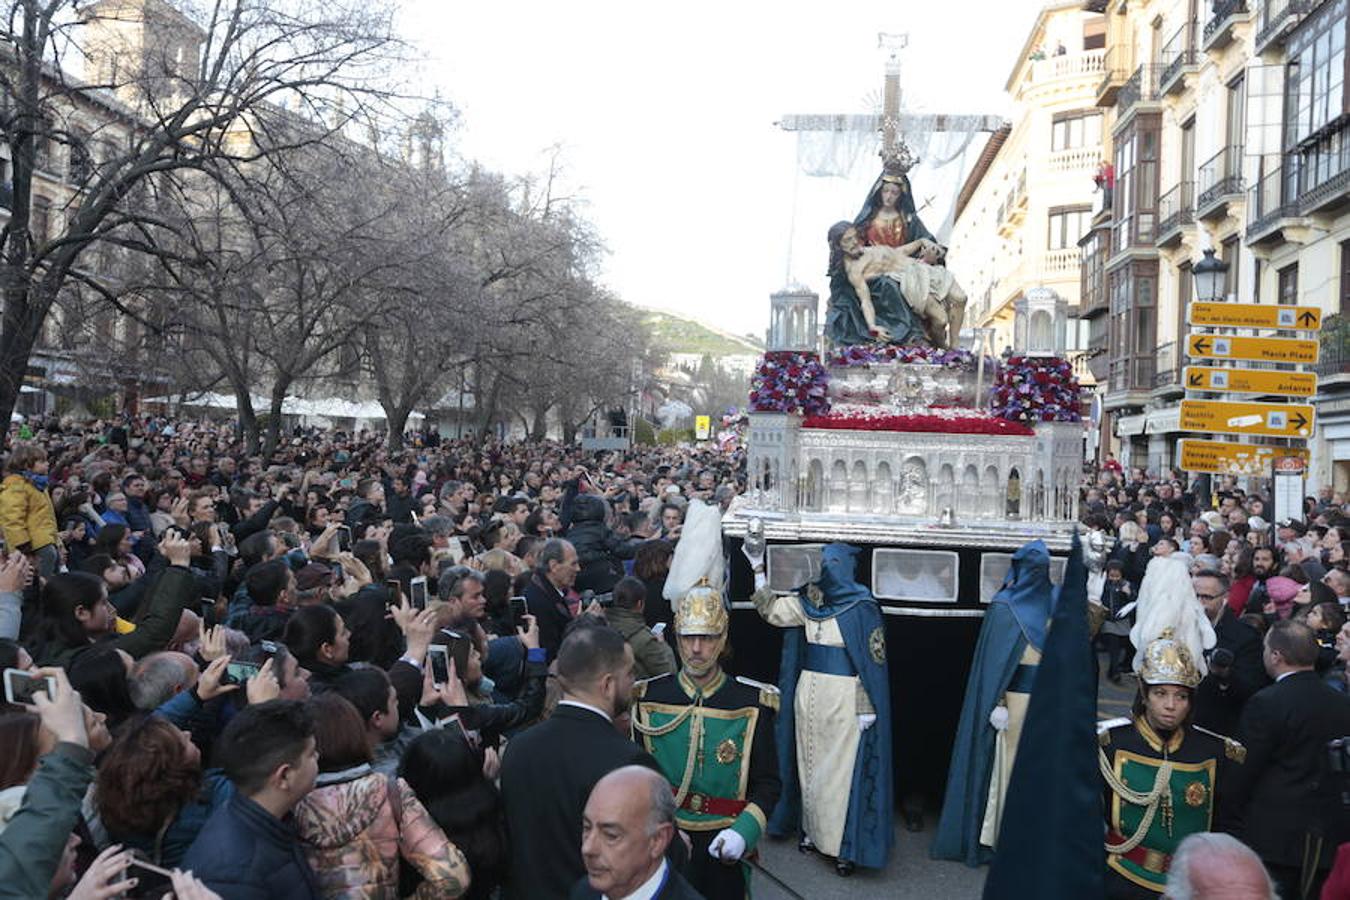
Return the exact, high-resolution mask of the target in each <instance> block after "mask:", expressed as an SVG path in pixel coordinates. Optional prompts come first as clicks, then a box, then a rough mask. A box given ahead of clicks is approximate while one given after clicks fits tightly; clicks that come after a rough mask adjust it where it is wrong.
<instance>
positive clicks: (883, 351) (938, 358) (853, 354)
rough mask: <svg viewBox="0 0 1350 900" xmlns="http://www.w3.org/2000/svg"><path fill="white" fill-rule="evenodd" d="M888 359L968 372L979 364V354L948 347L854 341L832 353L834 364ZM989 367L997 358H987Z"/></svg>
mask: <svg viewBox="0 0 1350 900" xmlns="http://www.w3.org/2000/svg"><path fill="white" fill-rule="evenodd" d="M888 362H900V363H919V364H922V365H926V366H941V367H942V368H944V369H961V370H964V371H967V372H973V371H974V370H975V367H976V357H975V354H974V353H971V352H970V351H969V350H945V349H943V348H941V347H922V346H917V345H916V346H910V347H900V346H897V345H895V344H850V345H847V346H844V347H839V348H837V349H835V350H834V351H833V352H832V353H830V365H831V366H840V367H844V368H853V367H864V366H871V365H877V364H879V363H888ZM985 368H986V370H987V371H989V372H992V371H993V370H994V361H993V360H992V359H989V358H987V357H986V358H985Z"/></svg>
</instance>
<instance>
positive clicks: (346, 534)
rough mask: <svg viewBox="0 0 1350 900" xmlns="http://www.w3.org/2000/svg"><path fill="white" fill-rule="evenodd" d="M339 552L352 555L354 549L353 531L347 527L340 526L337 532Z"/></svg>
mask: <svg viewBox="0 0 1350 900" xmlns="http://www.w3.org/2000/svg"><path fill="white" fill-rule="evenodd" d="M337 540H338V552H339V553H350V552H351V549H352V530H351V529H350V528H348V527H347V526H346V525H339V526H338V530H337Z"/></svg>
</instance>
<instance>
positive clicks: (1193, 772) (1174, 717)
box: [1098, 628, 1246, 900]
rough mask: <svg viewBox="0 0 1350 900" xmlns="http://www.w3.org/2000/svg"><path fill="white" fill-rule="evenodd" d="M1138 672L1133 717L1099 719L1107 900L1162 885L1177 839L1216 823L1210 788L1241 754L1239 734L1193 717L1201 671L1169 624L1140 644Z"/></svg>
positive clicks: (1152, 892)
mask: <svg viewBox="0 0 1350 900" xmlns="http://www.w3.org/2000/svg"><path fill="white" fill-rule="evenodd" d="M1138 676H1139V693H1138V694H1137V695H1136V697H1135V701H1134V710H1133V712H1134V715H1133V717H1132V718H1130V719H1113V720H1111V721H1108V722H1103V723H1101V728H1100V732H1099V738H1098V740H1099V743H1100V744H1101V747H1100V749H1099V753H1098V756H1099V761H1100V764H1101V772H1102V778H1103V780H1104V781H1105V788H1104V790H1103V798H1104V802H1105V814H1106V825H1107V834H1106V854H1107V856H1106V866H1107V875H1106V880H1107V886H1106V896H1107V897H1108V898H1112V900H1125V898H1156V897H1157V896H1158V895H1160V894H1161V893H1162V892H1163V889H1164V887H1165V886H1166V883H1167V870H1168V868H1169V867H1170V865H1171V862H1172V854H1173V853H1174V852H1175V851H1176V848H1177V845H1178V844H1180V843H1181V841H1182V839H1183V838H1185V837H1186V836H1187V835H1189V834H1194V833H1195V832H1197V831H1213V830H1215V829H1214V816H1215V812H1216V809H1217V807H1216V806H1215V802H1214V792H1215V789H1216V787H1217V786H1219V785H1222V784H1224V783H1225V781H1226V776H1225V774H1224V773H1225V770H1226V769H1227V767H1228V766H1230V765H1237V764H1241V763H1242V762H1243V760H1244V758H1245V756H1246V751H1245V750H1244V749H1243V747H1242V745H1241V744H1239V743H1238V742H1237V741H1235V740H1232V739H1231V738H1226V737H1223V736H1222V735H1217V734H1214V733H1213V732H1209V731H1205V730H1204V729H1202V728H1198V727H1196V726H1194V725H1192V724H1191V700H1192V698H1193V696H1194V693H1195V687H1196V685H1198V684H1199V683H1200V672H1199V670H1198V669H1197V668H1196V665H1195V662H1194V660H1193V659H1192V658H1191V652H1190V650H1189V649H1188V648H1187V647H1186V645H1185V644H1184V643H1182V642H1180V641H1178V640H1176V639H1175V638H1174V637H1173V634H1172V629H1171V628H1165V629H1163V631H1162V633H1161V634H1160V635H1159V637H1158V638H1156V639H1155V640H1153V641H1151V642H1150V643H1149V644H1148V645H1147V646H1146V647H1145V648H1144V652H1143V654H1142V658H1141V662H1140V666H1139V672H1138Z"/></svg>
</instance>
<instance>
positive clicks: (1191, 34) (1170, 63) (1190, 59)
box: [1158, 22, 1196, 94]
mask: <svg viewBox="0 0 1350 900" xmlns="http://www.w3.org/2000/svg"><path fill="white" fill-rule="evenodd" d="M1195 32H1196V23H1195V22H1187V23H1186V24H1185V25H1182V26H1181V27H1180V28H1179V29H1177V33H1176V34H1174V35H1172V36H1171V37H1170V38H1168V40H1167V43H1166V44H1164V45H1163V48H1162V53H1161V55H1160V58H1161V61H1162V72H1161V73H1160V74H1159V75H1158V89H1159V90H1160V91H1162V92H1163V93H1164V94H1170V93H1172V91H1173V89H1177V88H1180V87H1181V85H1182V84H1183V81H1182V77H1181V76H1182V75H1183V74H1184V73H1185V72H1186V70H1187V69H1188V68H1189V67H1191V66H1194V65H1195V64H1196V52H1195Z"/></svg>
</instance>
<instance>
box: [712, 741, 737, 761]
mask: <svg viewBox="0 0 1350 900" xmlns="http://www.w3.org/2000/svg"><path fill="white" fill-rule="evenodd" d="M740 755H741V751H740V748H738V747H737V746H736V742H735V741H733V740H732V739H731V738H727V739H726V740H725V741H723V742H722V743H720V744H718V745H717V761H718V762H720V763H721V764H722V765H724V766H728V765H731V764H732V763H734V762H735V761H736V757H738V756H740Z"/></svg>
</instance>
